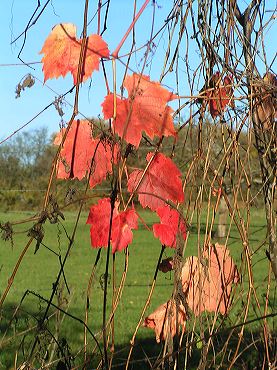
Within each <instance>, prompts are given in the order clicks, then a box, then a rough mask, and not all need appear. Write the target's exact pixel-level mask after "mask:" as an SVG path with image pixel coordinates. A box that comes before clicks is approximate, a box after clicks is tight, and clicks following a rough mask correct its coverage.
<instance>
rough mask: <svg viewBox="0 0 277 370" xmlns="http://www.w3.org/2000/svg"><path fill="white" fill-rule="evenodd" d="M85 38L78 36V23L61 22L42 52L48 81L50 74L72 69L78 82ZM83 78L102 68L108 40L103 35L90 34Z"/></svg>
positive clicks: (52, 75)
mask: <svg viewBox="0 0 277 370" xmlns="http://www.w3.org/2000/svg"><path fill="white" fill-rule="evenodd" d="M81 45H82V39H78V38H77V37H76V26H75V25H74V24H71V23H64V24H58V25H56V26H55V27H54V28H53V29H52V32H51V33H50V35H49V36H48V37H47V39H46V40H45V42H44V45H43V47H42V49H41V51H40V54H44V57H43V58H42V63H43V72H44V81H46V80H48V79H49V78H58V77H60V76H63V77H64V76H65V75H66V74H67V73H68V72H70V73H71V74H72V76H73V81H74V84H76V83H77V74H78V65H79V58H80V52H81ZM84 55H85V56H84V65H83V69H82V72H81V82H84V81H85V80H87V79H88V78H89V77H90V76H91V74H92V72H93V71H95V70H98V69H99V60H100V58H107V57H108V56H109V50H108V46H107V43H106V42H105V41H104V40H103V39H102V37H101V36H99V35H90V36H89V37H88V38H87V41H86V46H85V54H84Z"/></svg>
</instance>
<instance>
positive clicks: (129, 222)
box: [112, 209, 138, 253]
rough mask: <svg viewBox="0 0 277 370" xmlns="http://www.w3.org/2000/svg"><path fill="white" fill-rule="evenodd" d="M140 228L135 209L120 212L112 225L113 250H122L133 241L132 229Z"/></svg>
mask: <svg viewBox="0 0 277 370" xmlns="http://www.w3.org/2000/svg"><path fill="white" fill-rule="evenodd" d="M137 228H138V215H137V214H136V212H135V210H134V209H129V210H127V211H124V212H121V213H119V214H118V215H117V216H116V217H115V218H114V221H113V227H112V246H113V248H112V252H113V253H115V252H118V251H122V250H123V249H125V248H126V247H127V245H129V244H131V243H132V240H133V233H132V230H131V229H137Z"/></svg>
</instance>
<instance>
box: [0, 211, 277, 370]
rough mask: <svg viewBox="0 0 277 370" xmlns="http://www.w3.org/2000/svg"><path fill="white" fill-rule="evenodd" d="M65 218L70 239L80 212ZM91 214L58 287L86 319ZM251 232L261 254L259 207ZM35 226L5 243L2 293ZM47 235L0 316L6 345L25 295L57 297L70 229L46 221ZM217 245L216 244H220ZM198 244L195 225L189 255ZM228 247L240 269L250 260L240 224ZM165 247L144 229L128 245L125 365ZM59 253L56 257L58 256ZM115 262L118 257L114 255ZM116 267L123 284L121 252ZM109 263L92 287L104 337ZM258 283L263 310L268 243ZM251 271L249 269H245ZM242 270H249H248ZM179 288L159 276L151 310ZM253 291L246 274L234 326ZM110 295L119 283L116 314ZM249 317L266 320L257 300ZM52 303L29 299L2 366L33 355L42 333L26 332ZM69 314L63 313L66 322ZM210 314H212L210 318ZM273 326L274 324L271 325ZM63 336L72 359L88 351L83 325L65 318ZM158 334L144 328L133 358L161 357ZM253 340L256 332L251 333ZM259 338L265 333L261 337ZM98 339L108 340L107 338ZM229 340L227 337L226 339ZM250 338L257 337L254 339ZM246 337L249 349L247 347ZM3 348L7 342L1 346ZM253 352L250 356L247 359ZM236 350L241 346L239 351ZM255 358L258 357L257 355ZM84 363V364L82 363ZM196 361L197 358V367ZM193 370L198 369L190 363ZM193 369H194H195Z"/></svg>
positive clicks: (0, 244) (120, 345)
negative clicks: (84, 349) (105, 276)
mask: <svg viewBox="0 0 277 370" xmlns="http://www.w3.org/2000/svg"><path fill="white" fill-rule="evenodd" d="M140 214H141V215H142V216H143V218H144V220H145V221H146V222H147V224H149V225H151V224H152V223H153V222H155V221H156V218H155V216H153V215H152V214H151V213H149V212H145V211H142V212H140ZM31 215H32V214H27V213H25V214H24V213H16V212H15V213H8V214H1V213H0V221H1V222H2V223H3V222H6V221H10V222H14V221H16V220H20V219H24V218H26V217H29V216H31ZM65 216H66V220H65V222H63V226H64V227H65V229H66V232H67V234H68V235H71V233H72V231H73V228H74V224H75V219H76V215H75V214H74V213H67V214H66V215H65ZM205 216H206V214H205V213H203V219H202V221H201V229H200V231H201V233H200V242H199V243H200V244H201V243H202V241H203V238H204V231H205V221H204V217H205ZM86 217H87V214H84V215H82V216H81V219H80V222H79V226H78V229H77V234H76V238H75V241H74V245H73V248H72V250H71V253H70V256H69V258H68V261H67V264H66V267H65V271H64V273H65V278H66V284H65V280H64V279H61V284H60V286H59V291H60V297H59V300H60V302H61V303H62V307H63V308H64V309H66V310H67V312H68V313H69V314H71V315H75V316H77V317H79V318H80V319H82V320H83V319H84V312H85V305H86V289H87V284H88V280H89V277H90V274H91V269H92V266H93V264H94V262H95V258H96V255H97V250H93V249H92V248H91V247H90V238H89V226H88V225H86V224H85V222H86ZM251 217H252V219H251V227H250V229H249V241H250V249H251V251H253V252H254V251H256V250H257V248H258V247H259V246H260V245H261V243H262V241H263V240H264V239H265V236H266V228H265V226H264V225H265V220H264V218H263V211H261V210H254V211H253V212H252V216H251ZM31 226H32V224H31V223H29V224H22V225H18V226H15V227H14V231H15V234H14V235H13V245H11V243H10V242H9V241H7V242H4V241H3V240H2V239H1V240H0V266H1V270H0V292H1V293H2V292H3V291H4V289H5V287H6V285H7V283H8V278H9V277H10V275H11V272H12V270H13V268H14V266H15V264H16V262H17V260H18V258H19V256H20V254H21V252H22V250H23V249H24V247H25V245H26V243H27V241H28V239H29V238H28V237H27V230H28V228H30V227H31ZM44 233H45V237H44V239H43V244H44V246H43V245H41V246H40V248H39V250H38V251H37V253H36V254H34V250H35V243H33V244H32V245H31V247H30V248H29V250H28V252H27V253H26V255H25V257H24V259H23V261H22V263H21V266H20V268H19V270H18V272H17V274H16V277H15V280H14V282H13V285H12V287H11V289H10V291H9V294H8V296H7V298H6V301H5V303H4V306H3V309H2V311H1V321H0V330H1V333H0V343H1V338H2V339H3V335H4V333H5V331H6V328H7V325H8V322H9V319H10V318H11V317H12V315H13V313H14V310H15V308H16V307H17V306H18V305H19V303H20V300H21V299H22V297H23V295H24V293H25V292H26V290H27V289H28V290H30V291H33V292H36V293H38V294H39V295H41V296H42V297H44V298H46V299H48V298H49V297H50V295H51V292H52V284H53V283H54V282H55V278H56V276H57V274H58V272H59V269H60V261H59V258H58V257H57V254H58V255H61V256H62V258H63V257H64V255H65V251H66V249H67V246H68V243H69V240H68V238H67V237H66V235H65V232H64V229H63V227H62V226H61V225H59V224H53V225H51V224H49V223H46V225H45V227H44ZM214 240H216V239H214ZM197 244H198V235H197V227H196V224H195V223H193V224H192V225H191V232H190V235H189V238H188V243H187V248H186V255H191V254H195V255H197ZM228 246H229V248H230V250H231V254H232V256H233V258H234V259H235V261H236V263H237V265H238V266H241V264H242V262H241V261H242V259H243V258H244V254H243V247H242V243H241V240H240V238H239V234H238V232H237V230H236V228H235V227H232V229H231V233H230V238H229V240H228ZM160 250H161V246H160V244H159V241H158V240H157V239H155V238H154V237H153V235H152V234H151V232H149V231H147V230H145V228H143V226H142V225H140V227H139V230H136V231H134V241H133V244H132V245H131V246H130V247H129V254H130V255H129V268H128V275H127V279H126V284H125V288H124V291H123V295H122V299H121V303H120V305H119V306H118V309H117V311H116V315H115V343H116V348H115V351H116V352H117V355H116V362H117V363H121V362H122V363H123V362H124V360H125V359H126V354H127V353H128V348H129V341H130V339H131V337H132V334H133V332H134V329H135V327H136V324H137V322H138V319H139V317H140V312H141V310H142V308H143V306H144V303H145V301H146V298H147V295H148V292H149V287H150V285H151V282H152V278H153V274H154V271H155V267H156V264H157V260H158V257H159V254H160ZM53 252H55V253H56V254H55V253H53ZM171 255H173V250H170V249H167V250H166V256H171ZM111 261H112V258H111ZM115 261H116V270H117V284H118V283H119V279H120V277H121V272H122V270H123V267H124V261H125V255H124V253H118V254H117V255H116V260H115ZM105 263H106V251H105V250H103V251H102V253H101V258H100V261H99V263H98V265H97V270H96V275H95V280H94V283H93V287H92V293H91V297H90V310H89V313H90V316H89V327H90V329H91V330H92V332H93V333H96V334H97V333H99V332H100V330H101V325H102V302H103V290H102V284H101V281H102V280H103V274H104V271H105ZM252 265H253V275H254V285H255V288H256V289H257V296H258V299H259V302H260V304H261V310H262V312H263V310H264V301H265V300H264V298H263V297H264V295H265V293H266V286H267V285H266V284H267V280H266V278H267V271H268V260H267V259H266V257H265V247H264V246H262V247H261V248H260V249H258V250H257V251H256V252H255V253H254V254H253V257H252ZM243 266H244V264H243ZM241 271H242V272H243V270H241ZM66 285H67V286H68V288H69V290H70V294H69V293H68V292H67V288H66ZM172 287H173V275H172V276H171V275H170V273H168V274H166V275H164V274H159V275H158V280H157V286H156V289H155V291H154V294H153V298H152V300H151V304H150V307H149V309H148V310H147V313H150V312H151V311H152V310H153V309H155V308H156V307H157V306H158V305H160V304H161V303H163V302H165V301H166V300H167V299H169V297H170V295H171V293H172ZM247 287H248V276H247V273H246V272H245V273H243V281H242V283H241V285H240V289H239V290H240V293H239V294H238V295H237V296H238V299H237V300H236V299H235V300H234V302H235V305H234V308H233V310H232V312H231V314H230V316H229V318H228V323H227V324H226V326H227V327H228V325H232V323H234V322H235V320H236V319H237V317H238V315H240V314H241V312H242V311H243V309H244V304H245V302H246V295H247V291H248V290H247ZM111 291H112V284H110V285H109V296H108V313H109V312H110V310H111ZM270 298H271V301H272V304H273V302H274V297H273V292H271V295H270ZM57 302H58V297H57V296H55V298H54V303H55V304H57ZM250 306H251V307H250V314H249V318H253V317H257V316H259V310H258V308H257V305H256V303H255V301H254V299H253V298H251V305H250ZM45 307H46V304H45V302H44V301H43V300H41V299H39V298H37V297H35V296H33V295H32V294H29V295H27V296H26V297H25V299H24V301H23V303H22V305H21V306H20V309H19V311H18V313H17V315H16V319H13V320H12V323H11V325H10V327H9V330H8V332H7V334H6V336H5V338H4V339H3V343H2V348H1V347H0V369H1V368H2V369H9V368H11V367H12V366H13V364H14V358H15V353H16V350H18V361H19V362H18V363H20V361H22V358H23V357H24V356H23V353H28V351H29V350H30V346H31V345H32V343H33V340H34V337H35V333H36V332H35V331H34V330H32V331H30V332H28V333H26V334H25V335H23V334H22V332H23V331H25V330H26V329H28V328H30V327H32V326H35V324H36V323H37V322H38V320H40V319H41V318H42V315H43V313H44V310H45ZM271 311H274V307H269V312H271ZM49 312H50V314H51V313H54V312H56V311H55V309H54V308H53V307H51V309H50V311H49ZM62 316H63V315H62V314H61V317H62ZM207 317H208V316H207ZM56 318H57V315H56V316H55V317H54V316H53V317H49V320H48V321H49V323H48V329H49V331H50V332H52V331H53V332H54V331H55V320H56ZM269 323H270V325H272V321H270V320H269ZM261 328H262V326H261V321H258V322H256V323H253V324H251V325H250V326H249V327H248V328H247V330H246V332H247V331H249V333H251V332H257V333H259V332H260V331H261ZM59 330H60V333H59V338H60V339H61V338H65V340H66V342H65V341H63V342H62V341H61V342H60V343H61V347H62V348H63V350H64V351H66V348H67V345H68V346H69V349H68V350H69V351H72V354H75V355H76V353H77V351H78V349H81V348H82V343H83V327H82V324H81V323H79V322H77V321H76V320H73V319H72V318H70V317H68V316H65V318H64V321H63V322H62V324H61V325H60V329H59ZM227 333H228V330H227V329H226V330H225V331H224V330H223V331H222V332H221V334H220V336H219V337H218V338H217V340H218V341H219V342H220V340H219V338H221V340H222V341H224V338H225V337H226V335H227ZM153 334H154V333H153V332H152V331H151V330H149V329H146V328H141V329H140V330H139V332H138V336H137V342H136V343H137V346H136V347H135V351H134V359H135V360H139V359H141V358H145V357H146V356H145V354H144V353H143V352H142V350H141V348H142V347H143V350H144V351H145V352H146V354H147V356H149V357H151V356H156V355H157V354H158V353H159V351H160V349H161V346H159V345H157V344H156V343H155V340H154V335H153ZM249 335H250V334H249ZM258 335H259V334H258ZM39 338H40V342H39V344H40V345H39V346H38V348H39V349H40V353H45V349H46V347H47V344H48V343H49V340H50V334H49V333H48V334H47V332H45V331H41V333H40V334H39ZM97 338H98V339H99V340H100V341H101V339H100V335H98V336H97ZM225 339H226V338H225ZM89 340H90V344H91V345H90V347H89V348H90V349H91V348H93V346H94V344H95V342H94V341H93V340H92V339H91V338H89ZM249 340H250V339H249ZM247 343H248V342H247V337H245V341H244V343H243V345H247ZM0 345H1V344H0ZM251 349H252V347H251V348H250V352H249V351H248V352H247V351H246V353H245V354H246V355H249V353H251ZM232 350H234V348H232ZM197 351H198V355H199V350H197V349H196V350H195V352H196V357H195V358H194V361H195V363H197V361H198V357H197ZM250 357H251V356H250ZM78 361H79V362H78ZM81 361H82V356H81V355H79V356H78V357H77V359H76V360H75V365H76V364H77V366H78V363H80V362H81ZM191 364H193V358H192V363H191ZM191 366H193V365H191ZM53 368H55V367H53ZM133 368H134V369H140V368H142V369H143V368H149V366H148V365H147V364H146V363H142V364H141V365H140V363H139V362H135V363H134V365H133ZM191 368H192V367H191Z"/></svg>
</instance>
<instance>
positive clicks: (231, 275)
mask: <svg viewBox="0 0 277 370" xmlns="http://www.w3.org/2000/svg"><path fill="white" fill-rule="evenodd" d="M238 281H239V275H238V271H237V268H236V266H235V264H234V261H233V259H232V257H231V256H230V254H229V250H228V249H227V248H226V247H225V246H223V245H220V244H218V243H216V244H215V245H210V246H209V247H208V248H207V249H206V250H205V252H204V253H203V255H202V257H201V259H200V260H199V259H198V258H197V257H195V256H192V257H189V258H187V260H186V263H185V264H184V266H183V268H182V286H183V291H184V294H185V296H186V300H187V304H188V306H189V307H190V309H191V310H192V311H193V312H194V314H195V315H196V316H198V315H200V314H201V312H203V311H210V312H212V311H214V312H216V311H218V312H220V313H221V314H226V313H227V312H228V309H229V307H230V304H231V291H232V285H233V284H234V283H237V282H238Z"/></svg>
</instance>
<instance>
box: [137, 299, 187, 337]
mask: <svg viewBox="0 0 277 370" xmlns="http://www.w3.org/2000/svg"><path fill="white" fill-rule="evenodd" d="M177 312H178V315H177ZM177 317H178V322H176V321H177V320H176V318H177ZM185 323H186V310H185V307H184V306H183V305H182V304H179V305H178V307H177V306H176V303H175V302H174V301H173V300H169V301H168V302H166V303H164V304H162V305H161V306H159V307H158V308H157V309H156V310H155V311H154V312H153V313H151V315H149V316H148V317H146V318H145V320H144V323H143V326H145V327H147V328H150V329H154V330H155V334H156V341H157V343H159V342H160V341H161V340H165V339H166V337H167V336H168V334H169V333H170V334H171V336H172V337H174V335H175V334H176V328H177V325H178V326H184V325H185ZM176 324H177V325H176Z"/></svg>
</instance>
